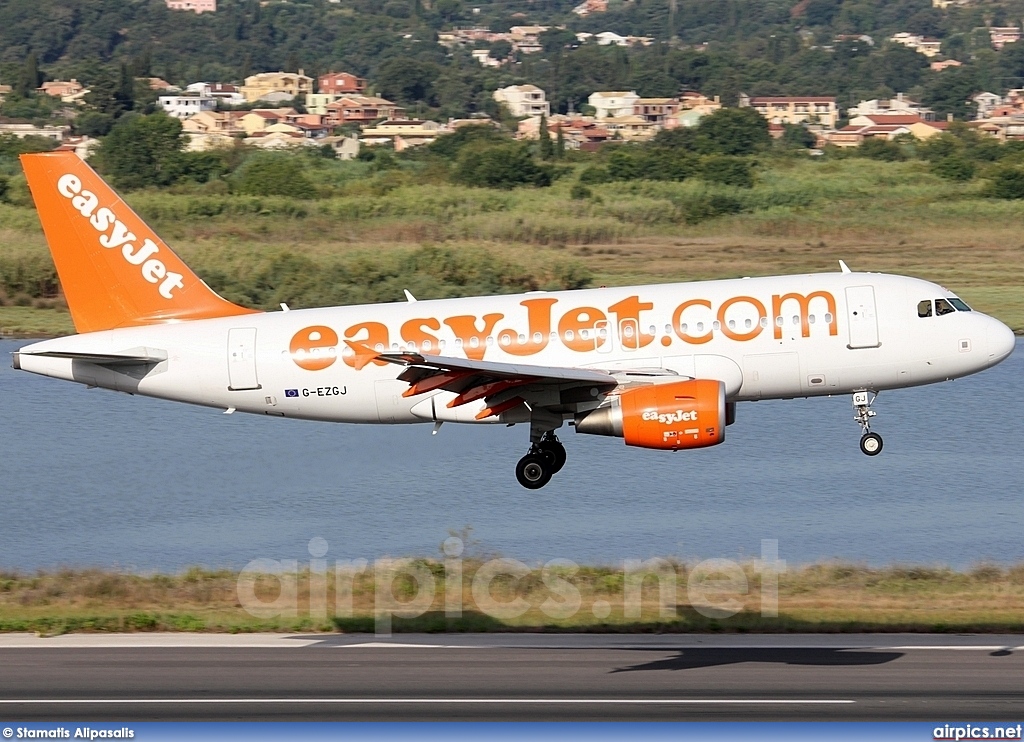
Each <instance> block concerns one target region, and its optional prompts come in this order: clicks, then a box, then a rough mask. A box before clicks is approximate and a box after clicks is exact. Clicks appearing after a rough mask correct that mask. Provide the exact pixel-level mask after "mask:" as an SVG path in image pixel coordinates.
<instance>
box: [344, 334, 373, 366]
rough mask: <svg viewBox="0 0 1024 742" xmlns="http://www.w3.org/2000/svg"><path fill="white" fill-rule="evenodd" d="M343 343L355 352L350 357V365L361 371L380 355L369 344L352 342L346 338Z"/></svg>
mask: <svg viewBox="0 0 1024 742" xmlns="http://www.w3.org/2000/svg"><path fill="white" fill-rule="evenodd" d="M345 345H347V346H348V347H349V348H351V349H352V352H353V353H354V354H355V355H354V356H353V357H352V367H353V368H355V370H356V371H361V370H362V369H363V368H364V367H366V366H367V365H369V364H370V363H373V362H374V361H375V360H377V358H378V356H380V353H378V352H377V351H375V350H374V349H373V348H371V347H370V346H368V345H363V344H362V343H354V342H352V341H351V340H346V341H345Z"/></svg>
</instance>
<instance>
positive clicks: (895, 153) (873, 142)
mask: <svg viewBox="0 0 1024 742" xmlns="http://www.w3.org/2000/svg"><path fill="white" fill-rule="evenodd" d="M857 154H858V155H860V156H861V157H867V158H868V159H869V160H882V161H884V162H899V161H900V160H905V159H907V158H906V155H904V154H903V150H902V149H900V146H899V145H898V144H896V143H895V142H890V141H887V140H885V139H880V138H878V137H870V138H868V139H865V140H864V141H863V143H861V145H860V146H859V147H857Z"/></svg>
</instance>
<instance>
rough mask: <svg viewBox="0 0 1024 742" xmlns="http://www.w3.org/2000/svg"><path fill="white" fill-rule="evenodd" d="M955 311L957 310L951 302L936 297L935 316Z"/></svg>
mask: <svg viewBox="0 0 1024 742" xmlns="http://www.w3.org/2000/svg"><path fill="white" fill-rule="evenodd" d="M955 311H956V310H955V309H954V308H953V305H952V304H950V303H949V302H948V301H946V300H945V299H936V300H935V316H936V317H941V316H942V315H944V314H952V313H953V312H955Z"/></svg>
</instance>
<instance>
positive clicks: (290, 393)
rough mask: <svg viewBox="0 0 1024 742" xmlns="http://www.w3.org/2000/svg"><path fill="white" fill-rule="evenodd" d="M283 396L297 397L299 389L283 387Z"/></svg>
mask: <svg viewBox="0 0 1024 742" xmlns="http://www.w3.org/2000/svg"><path fill="white" fill-rule="evenodd" d="M284 396H286V397H297V396H299V390H298V389H285V390H284Z"/></svg>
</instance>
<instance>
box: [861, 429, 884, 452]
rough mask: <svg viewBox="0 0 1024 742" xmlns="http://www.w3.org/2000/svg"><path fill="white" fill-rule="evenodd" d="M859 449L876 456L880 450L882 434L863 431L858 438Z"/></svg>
mask: <svg viewBox="0 0 1024 742" xmlns="http://www.w3.org/2000/svg"><path fill="white" fill-rule="evenodd" d="M860 450H861V451H862V452H863V453H864V454H866V455H868V456H877V455H878V454H880V453H881V452H882V436H880V435H879V434H878V433H865V434H864V435H863V436H862V437H861V439H860Z"/></svg>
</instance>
